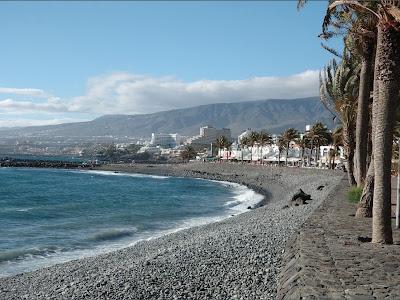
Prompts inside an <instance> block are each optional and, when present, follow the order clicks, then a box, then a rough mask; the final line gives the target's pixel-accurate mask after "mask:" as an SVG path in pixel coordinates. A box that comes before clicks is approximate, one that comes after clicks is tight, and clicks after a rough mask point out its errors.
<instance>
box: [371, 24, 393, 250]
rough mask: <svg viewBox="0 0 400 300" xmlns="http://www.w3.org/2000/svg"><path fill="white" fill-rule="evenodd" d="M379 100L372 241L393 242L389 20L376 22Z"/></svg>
mask: <svg viewBox="0 0 400 300" xmlns="http://www.w3.org/2000/svg"><path fill="white" fill-rule="evenodd" d="M378 37H379V40H380V42H379V43H378V48H377V54H376V55H378V60H379V66H378V67H379V75H378V84H379V100H378V104H377V113H376V115H375V116H374V117H375V120H374V125H375V137H374V145H375V146H374V168H375V186H374V200H373V201H374V203H373V214H372V242H373V243H382V244H391V243H393V235H392V224H391V218H390V217H391V162H392V146H393V128H394V119H395V107H396V100H397V98H398V94H399V85H400V32H398V31H396V29H395V28H393V26H392V25H391V24H388V23H386V22H384V21H381V22H380V23H379V24H378Z"/></svg>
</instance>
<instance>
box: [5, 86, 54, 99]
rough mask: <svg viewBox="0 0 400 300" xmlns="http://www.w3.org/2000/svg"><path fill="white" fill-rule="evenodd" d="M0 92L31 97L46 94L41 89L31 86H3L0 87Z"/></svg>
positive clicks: (44, 95)
mask: <svg viewBox="0 0 400 300" xmlns="http://www.w3.org/2000/svg"><path fill="white" fill-rule="evenodd" d="M0 94H11V95H21V96H31V97H46V96H47V94H46V93H45V92H44V91H43V90H41V89H31V88H24V89H18V88H5V87H0Z"/></svg>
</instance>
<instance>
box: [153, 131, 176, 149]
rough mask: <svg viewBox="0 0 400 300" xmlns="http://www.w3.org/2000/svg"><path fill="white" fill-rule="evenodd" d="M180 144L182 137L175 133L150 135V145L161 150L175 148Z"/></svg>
mask: <svg viewBox="0 0 400 300" xmlns="http://www.w3.org/2000/svg"><path fill="white" fill-rule="evenodd" d="M181 144H182V137H181V136H180V135H179V134H177V133H173V134H172V133H168V134H165V133H152V134H151V141H150V145H151V146H153V147H156V146H159V147H161V148H175V147H176V146H179V145H181Z"/></svg>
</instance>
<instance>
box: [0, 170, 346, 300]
mask: <svg viewBox="0 0 400 300" xmlns="http://www.w3.org/2000/svg"><path fill="white" fill-rule="evenodd" d="M101 170H108V171H115V172H132V173H145V174H153V175H163V176H179V177H196V178H204V179H210V180H222V181H229V182H235V183H239V184H242V185H246V186H248V187H249V188H251V189H253V190H255V191H256V192H257V193H260V194H262V195H264V200H263V201H262V202H261V203H259V204H258V205H257V206H255V207H251V209H248V211H247V212H245V213H242V214H237V215H233V216H230V217H228V218H227V219H224V220H223V221H219V222H215V223H210V224H207V225H203V226H198V227H192V228H189V229H184V230H181V231H178V232H175V233H172V234H168V235H165V236H162V237H159V238H155V239H151V240H146V241H141V242H138V243H137V244H135V245H134V246H131V247H128V248H124V249H122V250H118V251H114V252H110V253H107V254H102V255H99V256H95V257H90V258H84V259H79V260H74V261H70V262H67V263H63V264H58V265H54V266H51V267H48V268H43V269H39V270H37V271H33V272H28V273H23V274H19V275H15V276H12V277H6V278H1V279H0V299H275V298H276V292H277V274H278V273H279V270H280V268H281V267H282V266H281V261H282V257H283V255H284V249H285V246H286V242H287V241H288V240H289V239H290V237H291V236H292V235H293V234H295V233H296V232H297V231H298V230H299V228H300V227H301V225H302V224H303V223H304V222H305V221H306V220H307V219H308V218H309V216H310V215H311V214H312V213H313V211H314V210H315V209H316V208H317V207H318V206H319V205H320V204H321V203H322V202H323V201H324V200H326V199H329V197H333V196H334V195H335V193H336V192H337V191H338V190H339V189H341V185H342V184H343V183H342V181H341V179H342V178H343V176H344V173H342V172H340V171H332V170H318V169H301V168H286V167H270V166H261V165H250V164H240V163H236V164H234V163H188V164H176V165H145V164H137V165H107V166H103V167H101ZM320 186H323V188H322V189H321V188H320V189H317V188H318V187H320ZM299 188H301V189H302V190H303V191H304V192H306V193H308V194H310V195H311V197H312V200H310V201H308V204H306V205H300V206H289V207H288V206H287V204H288V202H289V200H290V198H291V197H292V196H293V194H295V193H296V192H297V191H298V190H299Z"/></svg>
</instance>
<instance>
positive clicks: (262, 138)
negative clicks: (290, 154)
mask: <svg viewBox="0 0 400 300" xmlns="http://www.w3.org/2000/svg"><path fill="white" fill-rule="evenodd" d="M271 141H272V136H271V135H270V134H269V133H268V132H266V131H260V133H259V134H258V141H257V142H258V144H259V145H260V146H261V164H263V152H262V150H263V147H264V146H265V145H268V144H271Z"/></svg>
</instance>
